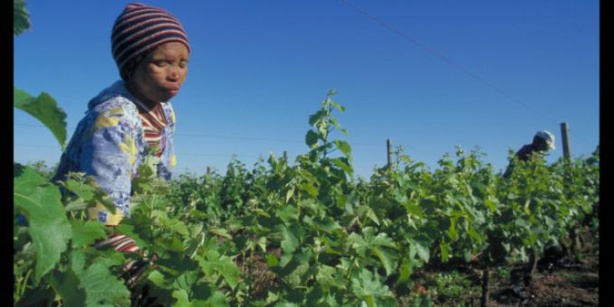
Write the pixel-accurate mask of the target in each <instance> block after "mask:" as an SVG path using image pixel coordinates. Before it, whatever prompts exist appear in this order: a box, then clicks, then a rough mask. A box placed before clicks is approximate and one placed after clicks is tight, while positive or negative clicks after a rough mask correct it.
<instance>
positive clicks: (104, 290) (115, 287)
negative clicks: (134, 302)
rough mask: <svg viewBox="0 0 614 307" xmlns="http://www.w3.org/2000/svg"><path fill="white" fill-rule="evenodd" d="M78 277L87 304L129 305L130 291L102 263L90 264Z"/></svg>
mask: <svg viewBox="0 0 614 307" xmlns="http://www.w3.org/2000/svg"><path fill="white" fill-rule="evenodd" d="M79 277H80V279H81V287H82V288H83V289H85V292H86V295H87V300H86V305H87V306H130V291H128V289H127V288H126V286H125V285H124V283H123V282H122V281H121V280H120V279H118V277H117V276H114V275H113V274H111V272H110V271H109V268H108V267H106V266H105V265H104V264H100V263H94V264H92V265H91V266H90V267H88V268H87V270H85V272H83V274H82V275H80V276H79Z"/></svg>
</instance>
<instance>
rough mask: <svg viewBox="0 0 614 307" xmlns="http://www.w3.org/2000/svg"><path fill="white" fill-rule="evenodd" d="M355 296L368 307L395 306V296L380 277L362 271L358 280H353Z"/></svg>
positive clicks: (365, 270) (364, 270) (367, 271)
mask: <svg viewBox="0 0 614 307" xmlns="http://www.w3.org/2000/svg"><path fill="white" fill-rule="evenodd" d="M352 290H353V292H354V294H355V295H356V296H357V297H358V298H359V299H361V300H362V301H363V302H366V303H367V306H380V305H381V306H395V304H394V296H393V294H392V292H390V289H389V288H388V286H386V285H385V284H383V283H382V282H381V281H380V280H379V278H378V275H375V274H373V273H371V272H370V271H369V270H367V269H364V268H363V269H362V270H361V271H360V273H359V274H358V278H352Z"/></svg>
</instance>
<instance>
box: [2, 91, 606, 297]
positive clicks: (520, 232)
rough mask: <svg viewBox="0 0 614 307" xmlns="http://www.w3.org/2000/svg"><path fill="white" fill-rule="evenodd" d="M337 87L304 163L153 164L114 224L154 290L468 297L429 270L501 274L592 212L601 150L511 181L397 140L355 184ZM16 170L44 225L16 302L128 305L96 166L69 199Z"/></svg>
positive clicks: (26, 239) (482, 166)
mask: <svg viewBox="0 0 614 307" xmlns="http://www.w3.org/2000/svg"><path fill="white" fill-rule="evenodd" d="M333 93H334V92H330V93H329V96H328V97H327V98H326V99H325V100H324V102H323V103H322V105H321V108H320V109H319V110H318V111H317V112H316V113H315V114H313V115H312V116H310V130H309V131H308V132H307V136H306V140H307V145H308V151H307V152H306V153H305V154H303V155H298V156H297V158H296V160H295V161H294V162H293V163H291V162H290V161H288V160H287V158H286V157H285V156H284V157H280V158H276V157H275V156H274V155H271V156H270V157H269V158H268V159H267V161H266V163H264V162H263V161H259V162H258V163H257V164H256V165H254V167H253V169H252V170H248V169H247V167H246V166H245V165H244V164H243V163H241V162H240V161H237V160H235V159H233V160H231V162H230V163H229V165H228V170H227V172H226V173H225V174H224V175H219V174H217V173H214V172H207V173H206V174H204V175H203V176H201V177H198V178H196V177H193V176H187V175H182V176H180V177H179V178H178V179H175V180H173V181H172V182H171V183H170V184H169V183H166V182H164V181H161V180H158V178H156V177H155V175H154V173H153V172H152V170H151V168H150V167H148V166H147V165H145V166H144V167H142V168H141V169H140V170H139V181H138V182H136V183H135V189H134V195H133V197H132V200H131V216H130V217H127V218H125V219H124V220H123V221H122V223H121V224H120V226H118V227H117V229H116V230H115V231H118V232H120V233H123V234H126V235H129V236H130V237H132V238H134V239H135V241H136V242H137V244H138V245H139V247H141V249H142V250H143V252H144V253H145V255H156V258H157V260H156V261H155V264H156V266H155V267H152V268H148V269H147V271H146V272H145V278H144V279H142V280H140V281H139V284H138V285H137V287H136V289H141V288H143V287H144V286H145V285H148V286H149V287H150V291H149V294H148V297H146V298H147V299H152V300H155V301H156V303H159V304H162V305H165V306H170V305H177V306H183V305H186V306H191V305H197V306H200V305H203V306H207V305H216V306H218V305H219V306H225V305H228V306H235V305H242V306H272V305H275V306H285V305H287V306H290V305H292V306H340V305H344V306H359V305H360V306H398V305H407V306H432V305H434V304H437V303H439V302H442V301H447V302H451V301H453V302H455V303H456V304H458V305H463V304H464V303H466V301H464V300H466V299H467V298H468V296H472V297H475V296H476V295H477V294H475V291H474V290H475V289H476V286H475V283H472V281H469V280H465V279H462V278H461V277H460V276H458V275H453V274H442V275H440V276H438V278H436V279H435V280H434V281H432V282H431V283H429V284H426V286H428V290H426V292H416V290H415V289H414V288H410V286H411V284H412V281H413V280H414V279H413V277H414V276H416V272H418V271H420V270H423V269H428V267H429V266H433V265H434V266H440V267H445V266H446V265H447V264H448V263H459V262H461V263H462V262H467V261H476V258H477V257H476V256H477V255H482V257H481V258H480V259H482V260H481V261H486V264H488V265H489V266H493V267H495V268H497V267H501V266H504V265H506V264H510V263H517V262H519V261H526V258H527V253H528V251H529V250H531V251H533V252H535V253H537V254H538V255H539V254H540V253H541V252H542V251H543V248H545V247H546V246H548V245H551V244H556V243H557V242H560V241H561V240H562V239H564V238H565V236H567V235H568V234H569V232H570V231H571V230H573V229H574V228H575V227H579V225H581V224H580V223H582V222H583V221H584V220H585V219H586V218H588V217H591V216H592V214H594V212H593V211H592V210H593V208H595V206H594V204H595V203H598V202H599V196H598V195H599V155H598V151H596V152H595V153H594V154H592V155H591V156H589V157H582V158H578V159H576V160H574V161H558V162H556V163H554V164H552V165H546V164H545V163H544V162H543V161H542V162H539V161H537V160H536V161H532V162H529V163H519V164H517V165H516V166H515V167H514V168H512V169H511V170H510V173H509V174H508V175H506V176H503V175H501V174H496V173H495V172H494V171H493V170H492V168H491V166H490V165H489V164H487V163H484V162H483V161H482V156H483V154H482V153H481V152H480V151H479V150H478V149H475V150H472V151H470V152H465V151H463V150H462V149H461V148H457V150H456V154H455V156H451V155H445V156H444V157H442V158H441V159H440V161H439V164H438V168H436V169H434V170H430V169H428V168H426V167H425V166H424V163H421V162H417V161H413V160H412V159H411V158H410V157H409V156H407V155H405V154H403V150H402V148H399V149H398V150H397V151H396V157H395V158H396V159H395V162H394V163H392V164H391V165H387V166H386V167H384V168H380V169H375V171H374V174H373V175H372V176H371V178H369V180H364V179H355V178H354V177H353V167H352V163H351V161H352V156H351V148H350V146H349V144H347V143H346V142H345V141H343V140H340V139H336V138H335V134H334V133H333V132H334V131H341V132H343V133H342V135H345V134H346V133H347V132H346V131H345V130H344V129H343V128H342V127H341V125H340V124H339V122H338V121H337V120H336V119H335V118H334V116H333V115H334V111H343V110H344V109H343V107H341V106H340V105H339V104H337V103H335V102H333V101H332V98H331V97H332V94H333ZM15 174H16V175H15V183H16V187H18V188H17V189H16V194H15V199H16V201H15V208H16V212H24V213H26V218H27V220H28V223H29V224H30V226H20V225H17V224H15V234H16V235H15V237H14V248H15V255H14V259H15V261H14V271H15V273H14V276H15V286H16V287H15V291H14V298H15V299H16V301H17V302H18V304H24V305H25V304H39V303H42V302H47V303H49V302H52V301H55V302H60V303H62V304H65V305H79V306H80V305H88V304H89V305H97V304H109V305H120V306H121V305H127V304H130V298H129V294H130V293H129V292H128V289H127V288H126V287H125V286H124V285H123V284H122V283H121V281H120V280H119V279H117V278H116V277H115V276H117V274H118V272H119V270H120V266H121V264H122V263H124V262H125V261H127V260H129V259H134V257H135V256H134V255H128V254H121V253H117V252H114V251H104V250H97V249H94V248H92V247H91V245H92V243H93V242H95V240H97V239H99V238H102V237H104V235H105V234H106V232H108V230H107V229H106V228H105V227H104V226H102V225H101V224H100V223H99V222H97V221H87V219H86V218H85V214H84V211H85V210H86V209H87V208H89V207H92V206H97V205H99V204H102V205H104V206H107V208H109V209H110V210H114V206H113V204H112V203H110V201H109V199H108V196H106V194H105V193H104V192H103V191H101V190H100V188H99V187H98V186H97V184H96V183H95V182H94V181H93V180H92V179H91V178H89V177H86V176H84V175H83V174H72V175H71V176H69V177H68V179H67V180H66V181H63V182H59V183H58V185H59V186H60V187H62V188H63V189H64V190H66V191H68V192H71V193H65V195H64V198H62V197H61V196H60V194H59V191H58V189H57V188H56V187H54V186H52V185H49V184H48V183H46V178H45V177H44V176H40V175H37V174H36V170H35V169H34V168H31V167H24V166H19V165H16V166H15ZM26 196H27V197H26ZM18 198H19V199H18ZM32 211H36V214H40V215H41V216H38V215H35V214H34V215H33V213H31V212H32ZM43 214H44V216H45V218H44V219H43V218H42V215H43ZM52 220H55V222H53V223H54V224H53V225H49V223H51V221H52ZM60 221H62V222H60ZM56 225H61V226H60V227H58V226H56ZM49 227H55V229H54V230H55V231H56V232H57V231H60V230H61V234H62V235H57V234H56V233H54V232H53V231H49V230H48V228H49ZM597 227H598V224H597ZM43 228H44V229H45V231H42V229H43ZM595 230H596V229H595ZM51 235H53V236H55V237H54V238H53V239H51V238H49V237H48V236H51ZM37 242H54V243H53V246H51V247H45V248H47V249H51V250H52V254H54V255H55V256H53V258H49V257H50V254H48V253H46V252H45V254H44V256H45V257H42V256H43V255H42V254H41V253H39V252H38V251H39V249H40V248H42V247H38V246H37V244H39V243H37ZM70 289H76V290H72V291H71V290H70ZM467 289H469V290H470V291H469V290H467ZM135 291H138V290H135ZM467 291H469V292H467Z"/></svg>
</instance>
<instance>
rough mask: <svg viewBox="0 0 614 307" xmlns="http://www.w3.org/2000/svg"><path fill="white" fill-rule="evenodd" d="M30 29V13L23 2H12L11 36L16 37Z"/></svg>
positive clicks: (20, 0)
mask: <svg viewBox="0 0 614 307" xmlns="http://www.w3.org/2000/svg"><path fill="white" fill-rule="evenodd" d="M29 29H30V13H29V12H28V10H27V9H26V1H25V0H13V35H15V36H17V35H20V34H22V33H23V32H25V31H27V30H29Z"/></svg>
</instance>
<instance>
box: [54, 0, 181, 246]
mask: <svg viewBox="0 0 614 307" xmlns="http://www.w3.org/2000/svg"><path fill="white" fill-rule="evenodd" d="M111 45H112V53H113V58H114V60H115V62H116V64H117V67H118V69H119V73H120V76H121V80H119V81H117V82H115V83H113V84H112V85H111V86H110V87H108V88H106V89H104V90H103V91H101V92H100V93H99V94H98V95H97V96H96V97H94V98H93V99H92V100H91V101H90V102H89V104H88V110H87V112H86V114H85V117H84V118H83V119H82V120H81V121H80V122H79V124H78V126H77V129H76V131H75V133H74V134H73V136H72V138H71V140H70V142H69V144H68V146H67V148H66V151H65V152H64V153H63V154H62V157H61V159H60V164H59V166H58V170H57V172H56V175H55V176H54V178H53V180H54V181H56V180H64V179H65V178H66V177H65V176H66V175H67V174H68V173H69V172H83V173H85V174H86V175H91V176H93V177H94V178H95V179H96V180H97V182H98V184H99V185H100V186H101V187H102V189H104V190H105V191H106V192H107V193H108V194H109V196H110V197H111V199H112V200H113V201H114V202H115V206H116V208H117V210H116V213H115V214H111V213H110V212H109V211H108V210H106V209H105V208H104V207H103V206H100V207H97V208H90V209H89V211H88V215H89V217H90V218H92V219H96V220H98V221H100V222H102V223H104V224H105V225H107V226H110V227H113V226H116V225H118V223H119V222H120V221H121V219H122V218H123V217H128V216H130V206H129V202H130V191H131V186H132V180H133V179H134V178H135V176H136V172H137V169H138V168H139V166H140V165H141V164H142V163H144V160H145V157H147V155H148V154H149V153H151V154H153V157H154V158H155V159H156V160H157V162H156V163H155V165H156V167H157V170H156V171H157V174H158V176H161V177H163V178H165V179H166V180H170V169H171V168H172V167H173V166H174V165H175V164H176V158H175V154H174V151H173V133H174V129H175V115H174V112H173V107H172V105H171V103H170V99H171V98H173V97H174V96H175V95H177V93H178V91H179V89H180V88H181V85H182V84H183V82H184V81H185V78H186V75H187V71H188V59H189V55H190V45H189V43H188V39H187V35H186V33H185V30H184V28H183V26H182V25H181V23H180V22H179V21H178V20H177V19H176V18H175V17H174V16H173V15H171V14H170V13H169V12H167V11H166V10H164V9H161V8H156V7H151V6H146V5H143V4H140V3H130V4H128V5H127V6H126V7H125V9H124V10H123V11H122V12H121V14H120V15H119V16H118V17H117V19H116V21H115V23H114V25H113V30H112V36H111ZM97 246H112V247H114V248H115V249H116V250H118V251H123V252H136V251H138V250H139V248H138V247H137V246H136V244H135V243H134V240H132V239H131V238H129V237H127V236H123V235H121V234H113V235H111V236H110V237H109V239H108V240H105V241H103V242H99V244H97Z"/></svg>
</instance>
